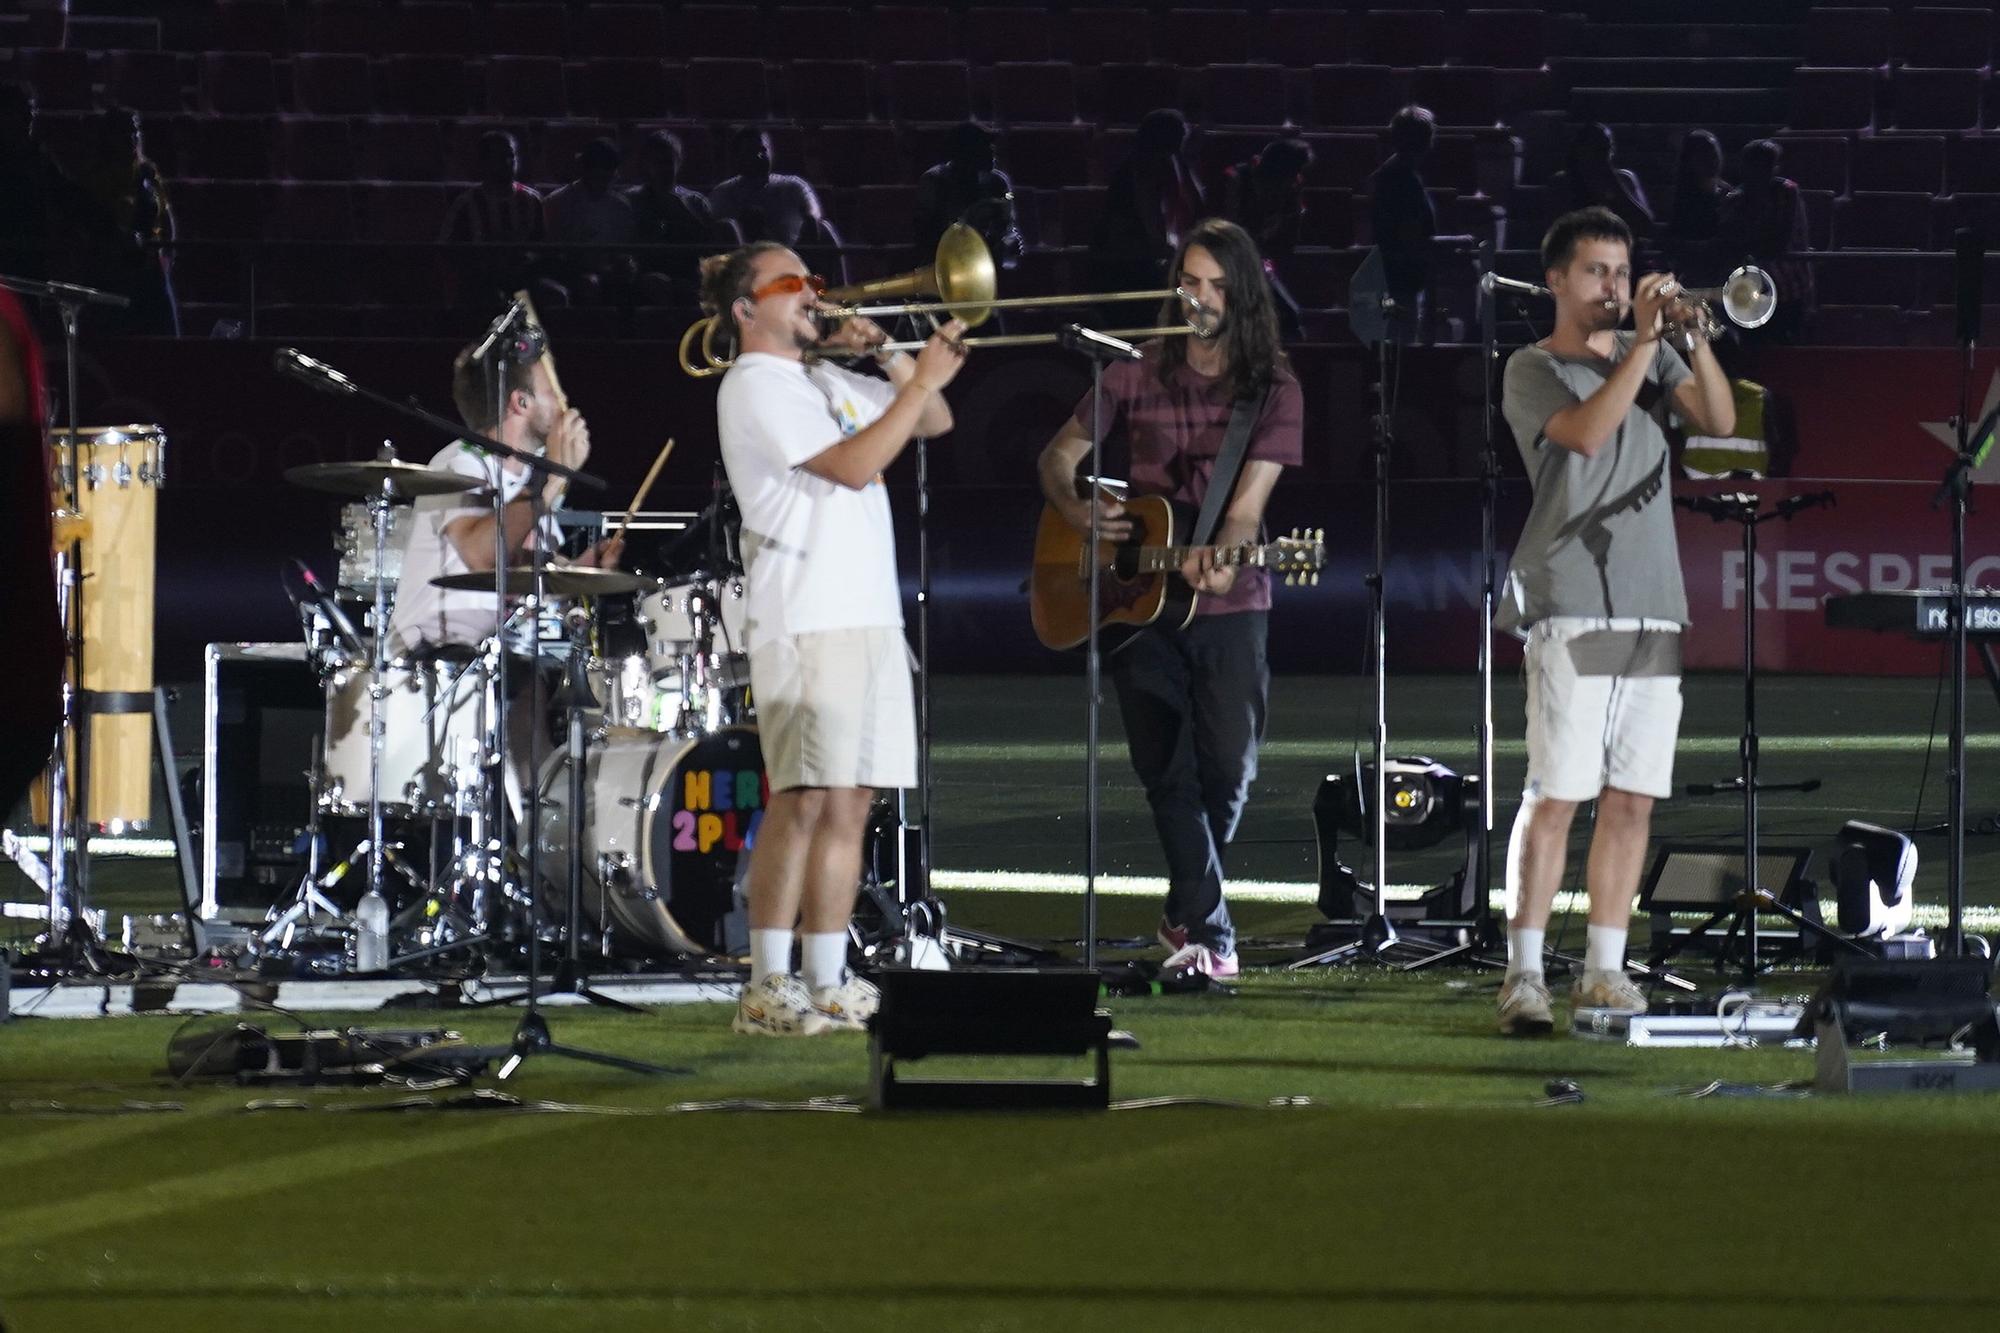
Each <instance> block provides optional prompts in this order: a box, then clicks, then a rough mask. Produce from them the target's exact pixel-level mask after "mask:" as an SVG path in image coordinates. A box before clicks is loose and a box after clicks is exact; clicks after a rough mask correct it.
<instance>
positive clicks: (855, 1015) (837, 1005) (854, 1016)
mask: <svg viewBox="0 0 2000 1333" xmlns="http://www.w3.org/2000/svg"><path fill="white" fill-rule="evenodd" d="M812 1003H813V1008H815V1009H817V1010H819V1012H820V1015H821V1017H823V1018H825V1019H826V1021H827V1026H828V1028H829V1030H831V1031H835V1032H862V1031H866V1030H867V1027H868V1020H869V1019H871V1018H873V1017H875V1011H876V1010H877V1009H880V1008H881V1007H882V992H881V990H880V989H878V988H877V987H876V985H875V983H874V982H872V981H864V980H862V979H861V978H860V977H857V976H852V975H850V976H849V977H848V978H847V980H845V981H843V982H841V983H840V984H839V985H838V986H821V987H820V988H819V989H817V990H815V991H814V992H813V993H812Z"/></svg>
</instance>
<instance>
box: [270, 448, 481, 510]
mask: <svg viewBox="0 0 2000 1333" xmlns="http://www.w3.org/2000/svg"><path fill="white" fill-rule="evenodd" d="M285 480H286V481H289V482H290V483H292V485H294V486H304V487H305V488H306V489H308V490H314V491H331V492H333V493H334V494H335V495H354V496H359V497H360V498H362V499H364V500H372V499H374V498H375V497H376V496H379V495H381V494H382V493H383V492H384V490H385V489H386V490H387V491H388V493H389V494H390V495H391V496H392V497H394V498H396V499H399V500H408V499H413V498H415V497H417V496H420V495H449V494H450V493H452V492H453V491H470V490H475V489H477V488H478V487H479V486H481V485H482V484H483V483H482V482H481V481H480V480H479V478H477V477H467V476H463V475H461V474H459V473H456V472H440V471H438V470H437V469H435V468H428V467H422V466H419V465H418V464H416V463H404V462H399V461H396V460H392V459H373V458H371V459H368V460H366V461H362V462H345V463H308V464H306V465H305V466H303V467H292V468H286V469H285Z"/></svg>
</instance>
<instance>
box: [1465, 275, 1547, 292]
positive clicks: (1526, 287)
mask: <svg viewBox="0 0 2000 1333" xmlns="http://www.w3.org/2000/svg"><path fill="white" fill-rule="evenodd" d="M1479 290H1480V291H1481V292H1482V293H1484V294H1485V295H1487V296H1491V295H1493V293H1495V292H1506V293H1508V294H1509V295H1512V296H1547V295H1548V294H1549V289H1548V288H1546V287H1538V286H1536V285H1535V284H1534V283H1532V282H1516V281H1514V279H1512V278H1503V277H1501V276H1500V275H1499V274H1498V273H1483V274H1481V275H1480V278H1479Z"/></svg>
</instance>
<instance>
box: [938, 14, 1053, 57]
mask: <svg viewBox="0 0 2000 1333" xmlns="http://www.w3.org/2000/svg"><path fill="white" fill-rule="evenodd" d="M1060 26H1061V23H1060V20H1056V19H1052V18H1051V16H1050V15H1049V12H1048V11H1047V10H1046V9H1039V8H1026V7H1024V8H1018V9H990V8H989V9H968V10H966V11H965V19H964V24H963V28H962V41H963V47H962V49H963V51H964V53H965V58H966V59H967V60H970V61H972V62H973V63H974V64H975V65H992V64H997V63H999V62H1001V61H1026V60H1048V59H1051V58H1052V57H1053V56H1054V55H1055V33H1056V29H1057V28H1059V27H1060Z"/></svg>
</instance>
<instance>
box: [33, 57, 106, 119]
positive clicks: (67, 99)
mask: <svg viewBox="0 0 2000 1333" xmlns="http://www.w3.org/2000/svg"><path fill="white" fill-rule="evenodd" d="M14 68H15V70H16V71H17V73H18V75H19V77H21V78H22V79H24V80H26V82H27V83H28V86H29V87H31V88H33V89H34V90H35V100H36V102H38V103H39V104H40V105H41V107H42V108H43V109H44V110H47V111H89V110H91V109H93V108H94V107H96V105H97V94H96V92H95V91H94V90H93V89H92V87H91V82H92V75H91V69H90V52H88V51H77V50H72V49H70V48H67V47H32V48H27V49H24V50H21V51H18V52H16V53H15V64H14Z"/></svg>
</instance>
